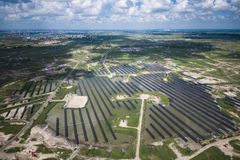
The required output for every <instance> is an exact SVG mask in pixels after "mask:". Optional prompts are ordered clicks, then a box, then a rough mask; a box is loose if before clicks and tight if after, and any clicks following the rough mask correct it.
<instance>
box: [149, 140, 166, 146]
mask: <svg viewBox="0 0 240 160" xmlns="http://www.w3.org/2000/svg"><path fill="white" fill-rule="evenodd" d="M151 144H152V145H153V146H162V145H163V142H162V141H157V142H153V143H151Z"/></svg>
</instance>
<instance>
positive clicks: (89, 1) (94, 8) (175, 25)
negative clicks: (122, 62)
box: [0, 0, 240, 29]
mask: <svg viewBox="0 0 240 160" xmlns="http://www.w3.org/2000/svg"><path fill="white" fill-rule="evenodd" d="M0 29H240V0H0Z"/></svg>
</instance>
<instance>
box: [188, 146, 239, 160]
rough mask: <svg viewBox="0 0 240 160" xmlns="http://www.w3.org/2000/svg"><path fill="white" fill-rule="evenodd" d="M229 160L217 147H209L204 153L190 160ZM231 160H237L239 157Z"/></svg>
mask: <svg viewBox="0 0 240 160" xmlns="http://www.w3.org/2000/svg"><path fill="white" fill-rule="evenodd" d="M209 159H211V160H230V159H231V157H230V156H226V155H225V154H224V153H223V152H222V151H221V150H220V149H218V148H217V147H210V148H209V149H207V150H205V151H204V152H202V153H200V154H199V155H197V156H196V157H194V158H193V159H192V160H209ZM232 159H233V160H239V157H232Z"/></svg>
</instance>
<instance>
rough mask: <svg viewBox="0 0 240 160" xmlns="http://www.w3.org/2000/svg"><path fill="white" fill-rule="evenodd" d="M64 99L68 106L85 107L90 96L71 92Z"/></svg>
mask: <svg viewBox="0 0 240 160" xmlns="http://www.w3.org/2000/svg"><path fill="white" fill-rule="evenodd" d="M63 100H65V101H66V104H65V105H64V106H65V107H66V108H84V107H85V106H86V104H87V101H88V97H87V96H78V95H77V94H71V93H69V94H67V95H65V97H64V99H63Z"/></svg>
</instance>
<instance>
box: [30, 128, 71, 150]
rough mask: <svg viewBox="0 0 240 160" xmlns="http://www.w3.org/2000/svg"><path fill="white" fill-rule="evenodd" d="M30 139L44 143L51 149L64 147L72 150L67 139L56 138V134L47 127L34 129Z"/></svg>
mask: <svg viewBox="0 0 240 160" xmlns="http://www.w3.org/2000/svg"><path fill="white" fill-rule="evenodd" d="M30 138H36V139H37V140H39V141H42V142H44V143H45V144H46V145H47V146H49V147H53V148H54V147H63V148H69V149H72V147H71V145H69V143H68V141H67V140H66V138H64V137H59V136H58V137H56V136H55V133H54V132H53V131H52V130H50V129H48V128H47V126H46V127H45V128H41V127H38V126H35V127H33V128H32V130H31V135H30Z"/></svg>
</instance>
